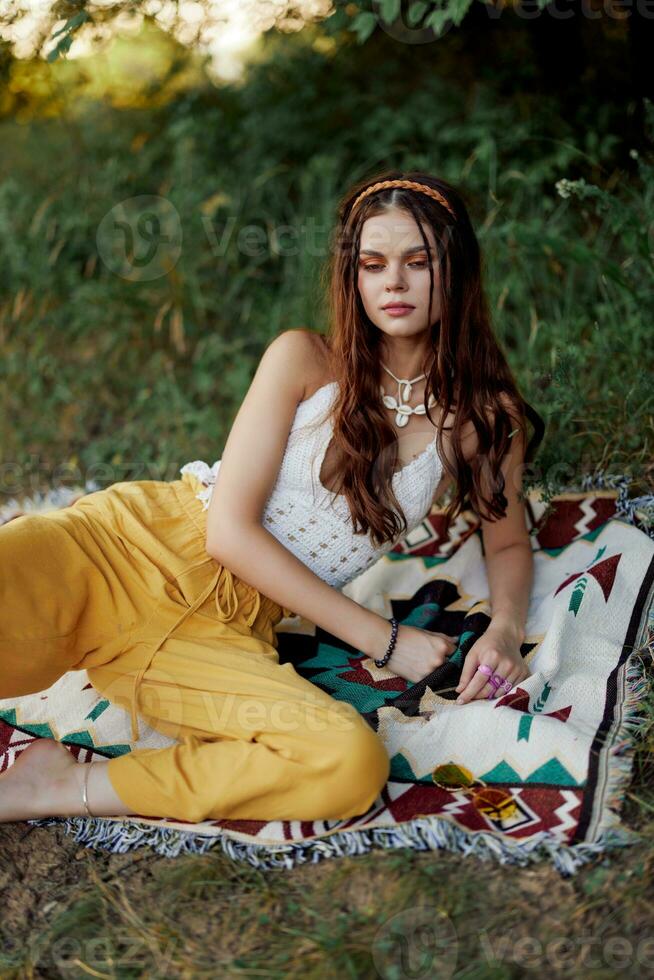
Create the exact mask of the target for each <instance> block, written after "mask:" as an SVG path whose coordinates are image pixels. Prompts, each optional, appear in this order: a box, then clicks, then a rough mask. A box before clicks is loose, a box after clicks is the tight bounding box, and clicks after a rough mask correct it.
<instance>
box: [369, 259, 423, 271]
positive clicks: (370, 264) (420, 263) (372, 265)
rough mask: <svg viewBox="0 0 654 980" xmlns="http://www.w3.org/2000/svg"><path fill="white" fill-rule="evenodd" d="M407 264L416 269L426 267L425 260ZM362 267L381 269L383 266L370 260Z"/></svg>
mask: <svg viewBox="0 0 654 980" xmlns="http://www.w3.org/2000/svg"><path fill="white" fill-rule="evenodd" d="M409 265H413V266H416V267H417V268H418V269H425V268H426V267H427V263H426V262H425V261H422V260H420V261H418V260H416V261H415V262H409ZM363 268H364V269H382V268H383V266H382V265H380V264H379V263H378V262H375V263H373V262H371V263H369V265H364V267H363Z"/></svg>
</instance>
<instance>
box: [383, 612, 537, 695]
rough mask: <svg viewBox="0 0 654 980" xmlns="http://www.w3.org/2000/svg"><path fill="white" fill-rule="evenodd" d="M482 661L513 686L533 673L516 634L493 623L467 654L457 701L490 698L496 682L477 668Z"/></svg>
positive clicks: (499, 692)
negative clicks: (527, 665)
mask: <svg viewBox="0 0 654 980" xmlns="http://www.w3.org/2000/svg"><path fill="white" fill-rule="evenodd" d="M391 659H392V658H391ZM480 664H488V666H489V667H492V669H493V674H499V676H500V677H505V678H506V679H507V680H508V681H510V682H511V687H514V686H515V685H516V684H518V683H520V681H523V680H524V679H525V677H529V676H530V671H529V670H528V668H527V667H526V666H525V664H524V661H523V659H522V654H521V653H520V643H519V642H518V640H517V638H516V636H515V634H514V633H513V632H512V630H510V629H508V628H506V629H505V628H504V627H502V626H493V624H492V623H491V624H490V626H489V627H488V628H487V630H486V632H485V633H484V634H483V636H480V637H479V639H478V640H477V641H476V642H475V643H473V645H472V646H471V647H470V649H469V650H468V653H467V654H466V658H465V663H464V664H463V670H462V671H461V680H460V681H459V683H458V685H457V686H456V688H455V690H457V691H459V692H461V693H460V695H459V698H458V700H457V702H456V703H457V704H467V702H468V701H480V700H482V699H483V698H486V699H488V695H489V694H490V693H491V692H492V691H493V690H494V685H492V684H490V683H489V682H490V676H487V675H486V674H483V673H481V671H478V670H477V667H479V665H480ZM506 693H507V690H506V688H505V687H498V688H497V691H496V692H495V693H494V694H493V697H497V696H500V697H501V696H502V695H503V694H506Z"/></svg>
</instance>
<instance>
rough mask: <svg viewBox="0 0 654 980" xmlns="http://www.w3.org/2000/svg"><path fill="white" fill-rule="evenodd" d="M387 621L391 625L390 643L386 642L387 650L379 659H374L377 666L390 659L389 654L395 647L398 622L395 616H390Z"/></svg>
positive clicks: (383, 665)
mask: <svg viewBox="0 0 654 980" xmlns="http://www.w3.org/2000/svg"><path fill="white" fill-rule="evenodd" d="M389 622H390V624H391V626H392V630H391V639H390V643H389V644H388V650H387V651H386V653H385V654H384V656H383V657H382V658H381V660H375V666H377V667H385V666H386V664H387V663H388V661H389V660H390V656H391V654H392V652H393V650H394V649H395V641H396V640H397V629H398V626H399V623H398V621H397V620H396V618H395V616H391V618H390V620H389Z"/></svg>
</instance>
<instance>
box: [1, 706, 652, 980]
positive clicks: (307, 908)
mask: <svg viewBox="0 0 654 980" xmlns="http://www.w3.org/2000/svg"><path fill="white" fill-rule="evenodd" d="M645 709H646V712H647V717H648V719H649V720H650V722H651V721H654V697H653V696H651V695H650V696H649V697H648V699H647V701H646V703H645ZM653 743H654V727H652V728H650V729H649V734H648V735H647V736H646V737H644V738H643V739H642V741H641V742H640V743H639V744H638V745H637V748H636V753H635V761H634V777H633V780H632V784H631V786H630V787H629V790H628V792H627V794H626V796H625V804H624V811H623V816H624V821H625V823H626V824H627V826H629V827H631V828H633V829H635V830H637V831H638V832H639V833H640V834H641V835H642V837H643V843H642V844H641V845H638V846H635V847H630V848H626V849H622V850H618V851H614V852H611V853H610V854H609V855H600V856H598V857H597V858H595V859H593V861H592V862H590V863H589V864H587V865H585V866H584V867H583V868H581V869H580V870H579V871H578V872H577V874H576V875H575V876H573V877H570V878H562V877H561V876H560V875H559V873H558V872H557V871H556V870H555V869H554V868H553V867H552V866H551V865H549V864H547V863H546V862H545V861H543V862H542V863H540V864H535V865H531V866H529V867H527V868H519V867H516V866H507V867H503V866H501V865H499V864H498V863H496V862H482V861H480V860H479V859H477V858H475V857H473V856H463V855H461V854H456V853H450V852H448V851H434V852H416V851H413V850H410V849H408V848H405V849H401V850H395V851H387V850H381V849H378V850H375V851H372V852H369V853H368V854H364V855H359V856H357V857H354V858H338V859H329V860H324V861H321V862H319V863H318V864H316V865H306V866H301V867H297V868H294V869H291V870H276V871H265V872H262V871H259V870H257V869H255V868H253V867H252V866H250V865H249V864H247V863H245V862H236V861H232V860H231V859H230V858H228V857H227V856H226V855H224V854H223V853H222V851H221V850H220V848H219V847H218V848H216V849H214V850H212V851H209V852H208V853H206V854H205V855H192V856H186V857H179V858H164V857H160V856H159V855H157V854H156V853H155V852H154V851H153V850H152V849H151V848H150V847H143V848H140V849H138V850H136V851H133V852H130V853H128V854H111V853H109V852H106V851H99V850H97V851H96V850H92V849H90V848H85V847H82V846H80V845H78V844H76V843H75V842H74V840H73V838H72V837H70V836H67V835H66V834H64V832H63V829H62V828H61V827H49V828H44V827H34V826H31V825H30V824H27V823H20V824H7V825H4V826H2V827H0V847H1V851H0V890H1V891H2V894H3V914H2V918H1V919H0V936H1V938H2V950H3V951H2V954H0V976H1V977H2V978H3V980H23V978H32V977H48V978H51V977H52V978H54V977H57V978H58V977H66V978H73V977H74V978H77V977H80V978H82V977H88V976H94V977H112V978H113V977H120V978H123V977H148V978H150V977H179V978H191V977H192V978H196V977H253V978H254V977H271V978H277V977H279V978H282V977H284V978H287V977H297V978H302V980H314V978H315V980H318V978H320V980H325V978H332V977H333V978H338V980H341V978H343V977H357V978H358V977H371V978H374V977H378V976H381V977H384V978H387V977H388V978H393V980H405V978H409V977H410V978H412V980H416V978H423V977H424V978H427V977H429V978H432V977H457V978H466V980H468V978H482V977H483V978H487V977H488V978H498V980H499V978H512V977H521V976H525V975H532V974H533V973H534V971H538V973H540V972H541V971H543V970H546V971H547V973H548V975H549V976H550V977H575V978H576V977H579V976H582V975H583V976H584V977H593V978H606V977H614V976H616V975H617V973H618V972H620V973H624V974H625V975H626V976H634V977H635V976H638V977H643V976H651V975H652V973H653V972H654V912H653V910H652V900H653V899H654V885H653V883H652V872H653V871H654V816H653V815H654V789H653V786H654V781H653V780H652V775H653V773H654V763H653V762H652V747H653Z"/></svg>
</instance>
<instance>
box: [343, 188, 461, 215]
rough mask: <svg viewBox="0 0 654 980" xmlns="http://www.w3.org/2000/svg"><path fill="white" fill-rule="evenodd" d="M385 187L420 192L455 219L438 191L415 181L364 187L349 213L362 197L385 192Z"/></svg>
mask: <svg viewBox="0 0 654 980" xmlns="http://www.w3.org/2000/svg"><path fill="white" fill-rule="evenodd" d="M387 187H407V188H408V189H409V190H410V191H420V193H421V194H428V195H429V197H433V199H434V200H435V201H438V203H439V204H442V205H443V207H446V208H447V210H448V211H449V212H450V214H451V215H452V217H453V218H454V217H456V215H455V214H454V211H453V210H452V208H451V207H450V205H449V204H448V202H447V201H446V200H445V198H444V197H443V195H442V194H441V193H440V191H437V190H435V189H434V188H433V187H429V185H428V184H420V183H419V182H418V181H417V180H400V179H397V180H380V181H379V182H378V183H377V184H371V185H370V187H366V189H365V190H364V191H361V193H360V194H359V196H358V197H357V198H356V199H355V201H354V204H353V205H352V208H351V211H354V209H355V207H356V206H357V204H358V203H359V201H362V200H363V198H364V197H367V196H368V194H374V192H375V191H382V190H385V189H386V188H387Z"/></svg>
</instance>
